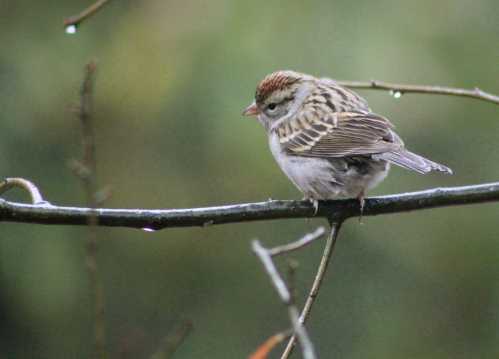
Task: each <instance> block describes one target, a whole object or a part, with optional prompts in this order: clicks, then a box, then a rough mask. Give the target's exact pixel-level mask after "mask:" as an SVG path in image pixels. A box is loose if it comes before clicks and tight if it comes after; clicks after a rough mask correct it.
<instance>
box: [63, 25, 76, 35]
mask: <svg viewBox="0 0 499 359" xmlns="http://www.w3.org/2000/svg"><path fill="white" fill-rule="evenodd" d="M65 30H66V34H69V35H73V34H76V25H68V26H66V29H65Z"/></svg>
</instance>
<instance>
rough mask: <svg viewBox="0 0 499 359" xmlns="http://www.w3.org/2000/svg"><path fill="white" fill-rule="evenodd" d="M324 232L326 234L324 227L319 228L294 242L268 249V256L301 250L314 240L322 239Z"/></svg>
mask: <svg viewBox="0 0 499 359" xmlns="http://www.w3.org/2000/svg"><path fill="white" fill-rule="evenodd" d="M325 232H326V229H325V228H324V227H319V228H317V229H316V230H315V231H314V232H312V233H307V234H306V235H304V236H303V237H302V238H300V239H299V240H297V241H295V242H291V243H288V244H284V245H282V246H278V247H272V248H269V249H268V251H269V254H270V256H272V257H275V256H279V255H281V254H286V253H289V252H293V251H296V250H298V249H300V248H303V247H305V246H306V245H308V244H310V243H312V242H313V241H315V240H316V239H318V238H320V237H322V235H323V234H324V233H325Z"/></svg>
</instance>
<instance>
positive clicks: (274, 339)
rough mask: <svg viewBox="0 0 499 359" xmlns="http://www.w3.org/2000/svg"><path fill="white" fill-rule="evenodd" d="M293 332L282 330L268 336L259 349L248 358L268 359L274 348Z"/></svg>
mask: <svg viewBox="0 0 499 359" xmlns="http://www.w3.org/2000/svg"><path fill="white" fill-rule="evenodd" d="M290 335H291V334H290V333H289V332H282V333H277V334H274V335H272V336H271V337H270V338H268V339H267V340H266V341H265V342H264V343H263V344H262V345H260V346H259V347H258V349H257V350H256V351H255V352H254V353H253V354H251V355H250V356H249V357H248V359H266V358H267V357H268V355H269V354H270V352H271V351H272V349H274V348H275V346H276V345H277V344H279V343H281V342H282V341H283V340H284V339H286V338H288V337H289V336H290Z"/></svg>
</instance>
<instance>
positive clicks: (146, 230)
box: [142, 227, 156, 232]
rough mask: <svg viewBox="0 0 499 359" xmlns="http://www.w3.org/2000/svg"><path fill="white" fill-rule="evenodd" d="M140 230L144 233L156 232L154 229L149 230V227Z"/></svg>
mask: <svg viewBox="0 0 499 359" xmlns="http://www.w3.org/2000/svg"><path fill="white" fill-rule="evenodd" d="M142 230H143V231H144V232H156V230H155V229H154V228H149V227H144V228H142Z"/></svg>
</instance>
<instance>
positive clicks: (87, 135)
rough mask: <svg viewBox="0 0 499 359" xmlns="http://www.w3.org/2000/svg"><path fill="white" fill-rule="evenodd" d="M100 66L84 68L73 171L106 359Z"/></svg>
mask: <svg viewBox="0 0 499 359" xmlns="http://www.w3.org/2000/svg"><path fill="white" fill-rule="evenodd" d="M96 70H97V65H96V64H95V62H90V63H88V64H87V65H86V66H85V76H84V80H83V83H82V86H81V91H80V112H79V119H80V123H81V128H82V150H83V154H82V159H81V161H73V170H74V172H75V174H76V176H77V177H78V178H79V179H80V180H81V182H82V185H83V188H84V190H85V195H86V198H87V204H88V206H89V207H90V211H89V213H88V216H87V225H88V226H89V232H88V237H87V245H86V261H85V262H86V266H87V272H88V277H89V282H90V287H91V293H92V294H93V296H94V326H95V350H96V356H97V357H98V358H101V359H105V358H107V353H106V330H105V329H106V326H105V319H104V291H103V288H102V283H101V281H100V277H99V269H98V265H97V242H98V237H97V232H96V228H97V225H98V224H99V218H98V215H97V212H96V210H95V208H97V206H98V203H97V200H96V193H97V159H96V151H95V135H94V129H93V123H92V107H93V86H94V82H95V72H96Z"/></svg>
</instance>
